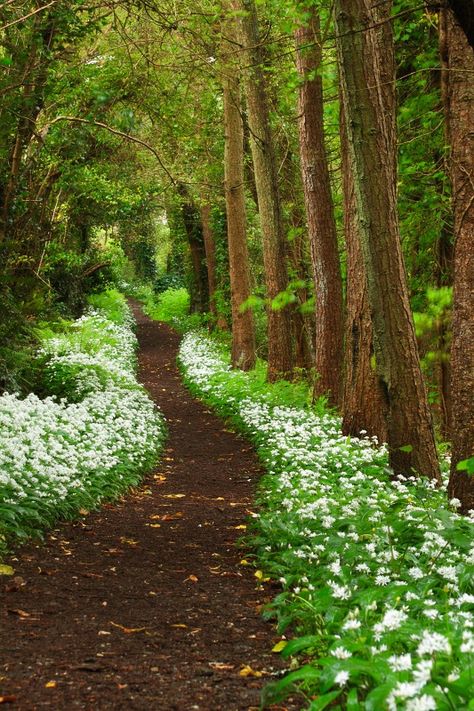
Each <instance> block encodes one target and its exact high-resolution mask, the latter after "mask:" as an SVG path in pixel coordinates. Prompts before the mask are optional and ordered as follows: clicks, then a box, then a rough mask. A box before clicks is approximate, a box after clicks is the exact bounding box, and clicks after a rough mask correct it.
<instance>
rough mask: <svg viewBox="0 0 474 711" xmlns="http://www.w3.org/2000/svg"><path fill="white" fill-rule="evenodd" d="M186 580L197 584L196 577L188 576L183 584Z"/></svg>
mask: <svg viewBox="0 0 474 711" xmlns="http://www.w3.org/2000/svg"><path fill="white" fill-rule="evenodd" d="M187 580H190V581H191V582H192V583H197V581H198V580H199V578H198V577H197V576H196V575H188V577H187V578H185V580H184V582H186V581H187Z"/></svg>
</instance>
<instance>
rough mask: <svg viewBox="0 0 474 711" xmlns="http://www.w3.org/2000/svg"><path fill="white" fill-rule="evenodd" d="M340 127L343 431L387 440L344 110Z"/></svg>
mask: <svg viewBox="0 0 474 711" xmlns="http://www.w3.org/2000/svg"><path fill="white" fill-rule="evenodd" d="M340 131H341V157H342V177H343V194H344V237H345V241H346V271H347V277H346V324H345V350H344V393H343V401H342V431H343V432H344V434H346V435H354V436H359V435H360V432H361V431H362V430H365V431H366V432H367V434H368V436H369V437H374V436H375V437H377V439H378V440H379V442H385V441H386V440H387V426H386V414H387V413H386V402H385V399H384V396H383V390H382V387H381V385H380V383H379V380H378V378H377V375H376V373H375V367H374V365H373V363H372V360H373V353H374V350H373V334H372V320H371V318H370V306H369V299H368V295H367V282H366V278H365V268H364V260H363V257H362V250H361V246H360V236H359V228H358V224H357V210H356V203H355V194H354V181H353V179H352V172H351V166H350V160H349V147H348V142H347V133H346V126H345V122H344V115H343V112H342V111H341V122H340Z"/></svg>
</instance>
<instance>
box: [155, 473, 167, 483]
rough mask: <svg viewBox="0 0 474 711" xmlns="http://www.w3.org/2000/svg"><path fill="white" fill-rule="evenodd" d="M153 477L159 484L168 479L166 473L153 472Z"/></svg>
mask: <svg viewBox="0 0 474 711" xmlns="http://www.w3.org/2000/svg"><path fill="white" fill-rule="evenodd" d="M153 479H154V480H155V481H157V482H158V483H159V484H163V482H165V481H166V477H165V476H164V474H153Z"/></svg>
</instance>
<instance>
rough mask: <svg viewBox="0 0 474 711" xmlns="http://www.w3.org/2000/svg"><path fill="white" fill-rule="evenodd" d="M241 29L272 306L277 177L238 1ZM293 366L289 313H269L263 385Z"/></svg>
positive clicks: (259, 78) (245, 6)
mask: <svg viewBox="0 0 474 711" xmlns="http://www.w3.org/2000/svg"><path fill="white" fill-rule="evenodd" d="M240 7H241V9H242V10H243V11H244V15H243V16H242V20H241V23H240V28H241V39H242V44H243V45H244V47H245V58H246V65H247V71H246V72H245V95H246V99H247V111H248V123H249V129H250V134H251V139H250V143H251V150H252V160H253V166H254V173H255V184H256V187H257V195H258V210H259V215H260V223H261V228H262V237H263V261H264V267H265V280H266V288H267V296H268V298H269V299H270V300H273V299H274V298H275V297H276V296H277V294H279V293H280V292H282V291H285V289H286V288H287V286H288V273H287V266H286V258H285V257H286V245H285V242H286V240H285V234H284V229H283V219H282V213H281V205H280V197H279V193H278V175H277V168H276V161H275V152H274V144H273V136H272V131H271V126H270V114H269V108H268V99H267V91H266V86H265V76H264V73H263V65H264V59H263V56H262V44H261V41H260V37H259V30H258V21H257V13H256V9H255V3H254V0H241V2H240ZM292 365H293V358H292V342H291V317H290V309H289V308H288V307H285V308H282V309H278V310H274V309H272V308H269V309H268V379H269V380H270V381H272V380H277V379H278V378H287V377H290V376H291V371H292Z"/></svg>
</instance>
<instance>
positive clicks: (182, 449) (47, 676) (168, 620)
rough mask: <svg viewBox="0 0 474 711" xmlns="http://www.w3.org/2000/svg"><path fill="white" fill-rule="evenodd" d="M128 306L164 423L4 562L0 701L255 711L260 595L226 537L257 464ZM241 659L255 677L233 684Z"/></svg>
mask: <svg viewBox="0 0 474 711" xmlns="http://www.w3.org/2000/svg"><path fill="white" fill-rule="evenodd" d="M134 311H135V315H136V318H137V321H138V339H139V343H140V353H139V375H140V380H141V382H142V383H143V384H144V385H145V386H146V388H147V389H148V391H149V393H150V395H151V397H152V398H153V399H154V400H155V402H156V403H157V404H158V405H159V407H160V408H161V409H162V411H163V413H164V415H165V417H166V419H167V422H168V428H169V439H168V441H167V444H166V447H165V451H164V452H163V457H162V460H161V463H160V465H159V467H158V468H157V470H156V471H154V472H153V473H151V474H150V475H149V476H148V477H147V478H146V479H145V481H144V482H143V485H142V486H141V487H140V488H139V489H137V490H136V491H134V492H132V493H129V494H128V495H127V496H125V497H124V498H123V499H122V500H121V501H119V502H118V503H116V504H107V505H105V506H103V507H102V508H101V510H100V511H98V512H94V513H91V514H88V515H84V516H83V518H82V519H81V520H79V521H77V522H74V523H64V524H61V525H59V526H58V528H57V529H55V530H54V531H52V532H51V533H50V534H48V535H47V536H46V538H45V541H44V542H42V543H40V544H35V543H30V544H28V545H26V546H24V547H23V548H21V549H20V550H19V552H18V553H17V555H16V557H14V558H13V559H12V560H10V561H9V562H10V563H11V564H12V565H13V566H14V568H15V574H16V576H21V578H23V581H24V583H25V584H23V585H22V584H18V585H15V582H14V581H13V582H12V579H11V578H10V579H6V578H3V579H2V584H1V589H0V699H1V697H2V695H3V696H4V698H7V699H8V697H11V702H12V707H14V708H18V709H22V710H23V709H43V708H49V709H55V710H58V711H62V710H63V709H68V708H79V709H87V710H89V709H90V710H91V711H96V710H97V709H127V710H129V709H148V710H151V711H154V710H160V711H171V710H172V709H179V710H182V711H184V710H185V709H186V711H188V710H192V709H200V710H209V711H211V710H212V711H217V710H222V711H237V710H238V709H245V710H246V711H250V710H251V709H257V708H258V705H259V692H260V688H261V687H262V685H263V684H264V683H265V682H266V681H268V680H269V679H270V678H271V676H270V674H271V672H272V671H273V670H274V669H275V667H281V662H280V660H279V659H278V655H275V654H271V652H270V649H271V646H272V643H273V642H274V641H276V637H275V636H274V633H273V629H272V627H271V626H270V625H268V624H266V623H264V622H263V621H262V619H261V617H260V613H259V606H260V605H261V604H262V603H264V602H265V601H267V598H266V597H265V596H266V595H267V594H268V593H267V592H265V591H263V590H256V582H255V578H254V576H253V571H252V569H249V568H246V567H243V566H241V565H240V564H239V561H240V559H241V558H242V552H241V551H240V552H239V550H238V548H237V547H235V546H234V543H235V541H236V539H237V538H238V537H239V536H240V535H241V534H242V532H243V531H242V524H243V523H244V521H245V517H246V516H247V514H248V511H249V507H250V506H251V497H252V492H253V487H254V483H255V481H256V480H257V479H258V477H259V475H260V473H261V471H260V467H259V464H258V461H257V459H256V457H255V454H254V453H253V451H252V448H251V447H250V445H249V444H248V443H247V442H246V441H245V440H244V439H243V438H241V437H240V436H238V435H236V434H234V433H231V432H228V431H227V430H226V429H225V427H224V425H223V423H222V421H220V420H219V419H217V418H216V417H214V416H213V415H212V414H211V413H210V412H209V411H208V410H207V409H206V407H205V406H203V405H202V404H201V403H199V402H198V401H196V400H194V399H193V398H192V397H191V396H190V395H189V393H188V392H187V391H186V389H185V388H184V386H183V385H182V383H181V380H180V376H179V372H178V370H177V368H176V365H175V357H176V352H177V348H178V345H179V337H178V335H177V334H176V333H175V332H173V331H172V330H171V329H170V328H169V327H167V326H166V325H164V324H161V323H158V322H154V321H151V320H150V319H148V318H147V317H145V316H144V315H143V314H142V312H141V310H140V309H139V308H138V306H137V305H134ZM5 581H6V582H5ZM20 582H21V581H20ZM245 665H248V666H249V667H251V669H252V670H255V671H258V672H260V671H261V672H263V676H262V677H261V678H258V677H255V676H252V675H250V676H246V677H244V676H241V675H240V673H239V672H240V671H241V669H242V667H244V666H245ZM273 708H275V709H276V708H281V709H283V708H298V706H297V705H291V703H290V704H289V705H288V703H287V704H286V705H285V706H281V707H276V706H275V707H273Z"/></svg>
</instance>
